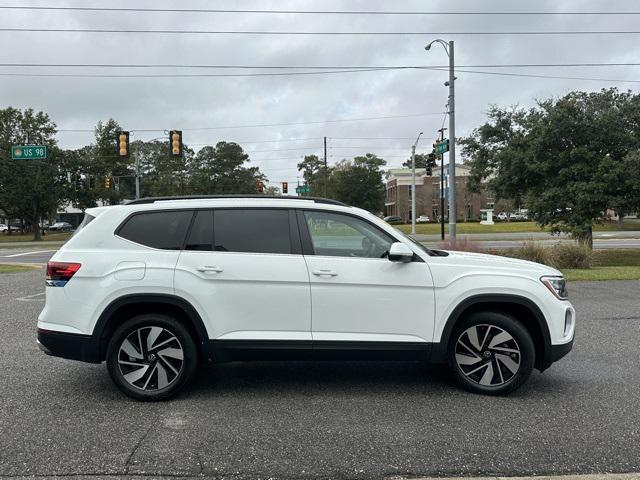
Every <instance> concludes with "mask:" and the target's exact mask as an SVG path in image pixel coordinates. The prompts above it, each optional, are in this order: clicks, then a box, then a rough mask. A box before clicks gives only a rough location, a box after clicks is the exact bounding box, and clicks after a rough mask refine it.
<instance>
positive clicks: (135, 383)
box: [106, 313, 198, 401]
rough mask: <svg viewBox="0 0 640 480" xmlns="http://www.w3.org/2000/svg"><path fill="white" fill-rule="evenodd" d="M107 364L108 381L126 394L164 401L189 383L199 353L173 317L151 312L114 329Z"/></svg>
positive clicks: (132, 396) (184, 329)
mask: <svg viewBox="0 0 640 480" xmlns="http://www.w3.org/2000/svg"><path fill="white" fill-rule="evenodd" d="M149 347H151V348H149ZM106 363H107V369H108V371H109V375H110V376H111V379H112V380H113V382H114V383H115V384H116V386H117V387H118V388H119V389H120V390H121V391H122V392H123V393H124V394H125V395H128V396H129V397H131V398H135V399H136V400H144V401H154V400H164V399H167V398H170V397H172V396H174V395H176V394H177V393H178V392H180V391H181V390H182V389H183V388H184V387H185V386H186V385H187V384H188V383H189V382H190V381H191V379H192V378H193V375H194V374H195V371H196V368H197V365H198V351H197V348H196V343H195V341H194V340H193V337H192V336H191V334H190V333H189V332H188V330H187V329H186V328H185V327H184V326H183V325H182V324H181V323H180V322H178V321H177V320H176V319H175V318H173V317H170V316H168V315H162V314H156V313H150V314H143V315H137V316H135V317H133V318H130V319H129V320H127V321H126V322H124V323H123V324H122V325H121V326H120V327H118V329H116V331H115V332H114V333H113V335H112V336H111V339H110V340H109V345H108V347H107V357H106Z"/></svg>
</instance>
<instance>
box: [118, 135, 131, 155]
mask: <svg viewBox="0 0 640 480" xmlns="http://www.w3.org/2000/svg"><path fill="white" fill-rule="evenodd" d="M117 148H118V156H119V157H128V156H129V132H118V145H117Z"/></svg>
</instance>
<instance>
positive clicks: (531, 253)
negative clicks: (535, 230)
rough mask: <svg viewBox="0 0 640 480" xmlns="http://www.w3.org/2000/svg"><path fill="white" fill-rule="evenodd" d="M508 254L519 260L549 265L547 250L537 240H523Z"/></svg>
mask: <svg viewBox="0 0 640 480" xmlns="http://www.w3.org/2000/svg"><path fill="white" fill-rule="evenodd" d="M510 256H513V257H515V258H519V259H521V260H529V261H531V262H536V263H544V264H545V265H551V259H550V255H549V250H548V249H547V248H545V247H544V246H543V245H542V244H541V243H537V242H524V243H523V244H522V246H521V247H520V248H516V249H515V250H513V251H512V252H511V255H510Z"/></svg>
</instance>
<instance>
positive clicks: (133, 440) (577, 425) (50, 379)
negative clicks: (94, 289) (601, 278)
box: [0, 270, 640, 479]
mask: <svg viewBox="0 0 640 480" xmlns="http://www.w3.org/2000/svg"><path fill="white" fill-rule="evenodd" d="M43 291H44V287H43V278H42V271H41V270H34V271H28V272H23V273H15V274H5V275H0V307H1V311H2V315H0V324H1V327H2V332H3V334H2V335H1V336H0V351H1V352H2V357H1V358H2V364H1V368H0V385H2V393H1V394H0V395H1V397H2V400H1V401H0V430H1V432H2V434H1V435H0V476H4V477H8V476H21V475H42V476H45V475H61V476H83V475H110V476H115V475H145V476H152V477H154V476H161V475H174V476H184V477H198V476H207V477H214V478H234V479H244V478H270V477H271V478H282V479H294V478H296V479H297V478H308V479H316V478H338V479H347V478H349V479H373V478H376V479H381V478H384V477H389V476H427V475H433V476H437V475H440V476H442V475H474V474H477V475H483V474H486V475H489V474H493V475H525V474H545V473H599V472H632V471H636V472H637V471H640V368H639V363H638V344H639V343H640V314H639V313H638V292H639V291H640V282H637V281H634V282H593V283H572V284H571V285H570V293H571V297H572V300H573V302H574V304H575V306H576V308H577V310H578V315H579V317H578V319H579V320H578V321H579V324H578V328H577V336H576V342H575V348H574V350H573V351H572V352H571V353H570V354H569V356H568V357H566V358H565V359H564V360H563V361H562V362H560V363H558V364H555V365H553V366H552V367H551V368H550V369H549V370H547V371H546V372H545V373H544V374H540V373H539V372H535V373H534V374H533V375H532V377H531V379H530V381H529V383H528V384H526V385H525V386H524V387H523V388H522V389H520V390H518V391H517V392H516V393H515V394H513V395H511V396H509V397H505V398H494V397H484V396H478V395H473V394H470V393H466V392H464V391H462V390H460V389H458V388H457V387H456V386H455V385H453V384H452V383H451V381H450V379H449V377H448V375H447V374H446V371H444V370H442V369H441V368H430V369H426V368H425V367H424V366H422V365H420V364H414V363H393V362H389V363H381V364H367V363H346V364H341V363H311V362H309V363H296V364H286V363H256V364H243V363H234V364H227V365H220V366H213V367H209V368H207V369H203V370H202V371H201V372H200V374H199V376H198V378H197V381H196V383H195V385H194V386H193V387H192V388H191V389H190V390H189V391H187V392H185V394H184V395H182V396H181V397H179V398H177V399H176V400H174V401H169V402H164V403H155V404H145V403H138V402H135V401H133V400H129V399H127V398H126V397H124V396H123V395H121V394H120V393H119V391H118V390H117V389H116V388H115V387H114V386H112V384H111V382H110V380H109V378H108V375H107V372H106V369H105V367H104V365H88V364H82V363H79V362H73V361H67V360H62V359H58V358H52V357H47V356H45V355H44V354H42V353H41V352H40V351H39V350H38V348H37V346H36V343H35V319H36V317H37V315H38V313H39V311H40V309H41V308H42V306H43ZM69 314H73V312H69Z"/></svg>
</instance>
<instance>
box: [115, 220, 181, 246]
mask: <svg viewBox="0 0 640 480" xmlns="http://www.w3.org/2000/svg"><path fill="white" fill-rule="evenodd" d="M192 216H193V211H191V210H178V211H161V212H144V213H136V214H134V215H133V216H131V217H129V218H128V219H127V220H126V221H125V222H124V223H123V224H122V225H121V226H120V227H119V228H118V230H117V231H116V235H118V236H119V237H122V238H125V239H127V240H131V241H132V242H135V243H139V244H141V245H145V246H147V247H152V248H158V249H161V250H180V249H182V245H183V244H184V239H185V236H186V234H187V230H188V229H189V224H190V223H191V217H192Z"/></svg>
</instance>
